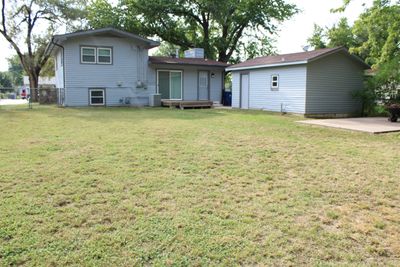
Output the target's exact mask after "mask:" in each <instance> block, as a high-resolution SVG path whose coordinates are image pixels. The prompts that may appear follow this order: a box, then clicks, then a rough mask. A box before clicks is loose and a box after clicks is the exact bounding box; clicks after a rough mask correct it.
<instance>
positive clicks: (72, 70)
mask: <svg viewBox="0 0 400 267" xmlns="http://www.w3.org/2000/svg"><path fill="white" fill-rule="evenodd" d="M159 45H160V44H159V43H158V42H156V41H153V40H150V39H146V38H143V37H140V36H138V35H135V34H132V33H128V32H125V31H121V30H117V29H114V28H103V29H98V30H89V31H80V32H74V33H69V34H63V35H56V36H54V37H53V38H52V41H51V43H50V44H49V46H48V47H47V53H51V54H52V55H53V57H54V58H55V71H56V87H57V88H59V104H60V105H63V106H124V105H138V106H143V105H157V104H156V103H157V102H158V101H157V99H159V98H161V99H163V100H177V101H201V100H206V101H208V102H211V103H212V102H214V103H219V102H220V101H221V94H222V88H223V84H224V72H225V68H226V67H227V64H225V63H221V62H217V61H213V60H208V59H205V58H204V52H203V51H202V50H201V49H194V50H190V51H187V52H186V53H185V55H186V57H185V58H176V57H151V56H149V53H148V52H149V49H151V48H154V47H157V46H159Z"/></svg>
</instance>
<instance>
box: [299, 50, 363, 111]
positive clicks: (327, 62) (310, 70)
mask: <svg viewBox="0 0 400 267" xmlns="http://www.w3.org/2000/svg"><path fill="white" fill-rule="evenodd" d="M361 89H363V67H362V65H361V64H360V63H358V62H357V61H355V60H354V59H352V58H350V57H349V56H347V55H346V54H344V53H343V52H341V53H335V54H333V55H330V56H327V57H325V58H322V59H320V60H317V61H314V62H311V63H309V64H308V65H307V94H306V114H308V115H312V114H358V113H359V112H360V110H361V102H360V101H359V100H357V99H355V98H354V97H353V96H352V94H353V93H354V92H355V91H356V90H361Z"/></svg>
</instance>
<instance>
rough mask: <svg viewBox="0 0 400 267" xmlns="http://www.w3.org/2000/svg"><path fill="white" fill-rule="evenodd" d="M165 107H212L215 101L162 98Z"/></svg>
mask: <svg viewBox="0 0 400 267" xmlns="http://www.w3.org/2000/svg"><path fill="white" fill-rule="evenodd" d="M161 104H162V106H163V107H170V108H173V107H177V108H180V109H185V108H211V107H212V106H213V102H212V101H209V100H197V101H186V100H161Z"/></svg>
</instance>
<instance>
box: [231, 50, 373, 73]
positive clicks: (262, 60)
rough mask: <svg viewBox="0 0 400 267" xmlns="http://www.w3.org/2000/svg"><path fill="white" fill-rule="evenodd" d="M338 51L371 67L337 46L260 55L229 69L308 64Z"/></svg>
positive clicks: (364, 65)
mask: <svg viewBox="0 0 400 267" xmlns="http://www.w3.org/2000/svg"><path fill="white" fill-rule="evenodd" d="M338 52H344V53H346V54H347V55H348V56H349V57H352V58H353V59H354V60H356V61H358V62H359V63H360V64H361V65H363V67H364V68H365V69H369V68H370V66H369V65H367V64H366V63H365V62H364V61H362V60H361V59H360V58H358V57H357V56H354V55H351V54H350V53H349V52H348V51H347V49H346V48H344V47H336V48H324V49H318V50H314V51H307V52H300V53H292V54H283V55H275V56H265V57H258V58H254V59H250V60H247V61H245V62H242V63H239V64H236V65H233V66H230V67H229V68H227V71H234V70H246V69H256V68H268V67H278V66H288V65H299V64H307V63H309V62H312V61H315V60H318V59H320V58H323V57H326V56H328V55H331V54H334V53H338Z"/></svg>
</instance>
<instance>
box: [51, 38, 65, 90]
mask: <svg viewBox="0 0 400 267" xmlns="http://www.w3.org/2000/svg"><path fill="white" fill-rule="evenodd" d="M50 43H51V44H53V45H54V46H58V47H60V48H61V49H62V57H63V66H62V67H63V88H64V89H65V57H64V55H65V51H64V46H62V45H60V44H57V43H56V42H54V37H53V38H51V41H50ZM52 50H53V49H52Z"/></svg>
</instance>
